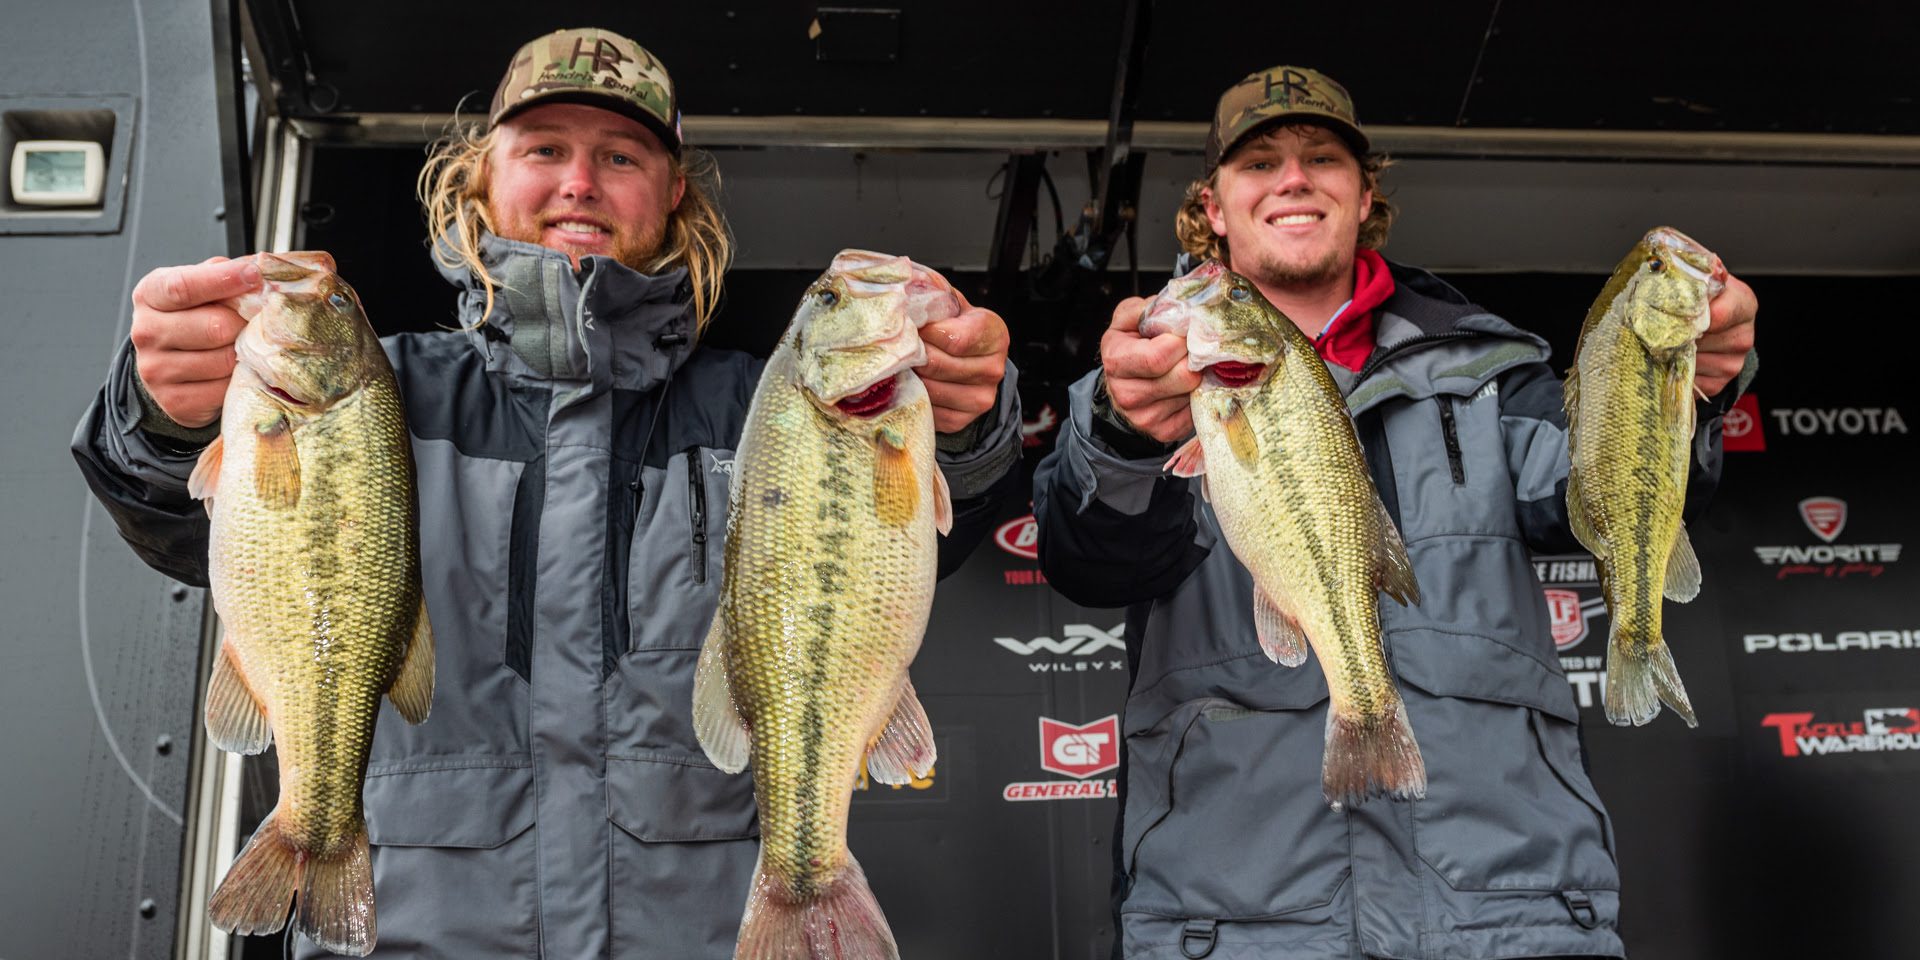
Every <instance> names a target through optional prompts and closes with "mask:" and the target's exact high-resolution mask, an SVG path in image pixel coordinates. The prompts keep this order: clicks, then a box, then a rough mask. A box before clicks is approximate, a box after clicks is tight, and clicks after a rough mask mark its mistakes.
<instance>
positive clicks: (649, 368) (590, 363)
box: [435, 233, 694, 394]
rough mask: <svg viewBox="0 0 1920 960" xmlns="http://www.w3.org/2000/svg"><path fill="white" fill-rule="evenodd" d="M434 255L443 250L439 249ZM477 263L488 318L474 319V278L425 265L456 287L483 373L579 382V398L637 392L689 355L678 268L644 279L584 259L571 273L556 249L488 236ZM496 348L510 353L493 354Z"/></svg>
mask: <svg viewBox="0 0 1920 960" xmlns="http://www.w3.org/2000/svg"><path fill="white" fill-rule="evenodd" d="M436 247H437V248H438V249H437V251H436V252H439V253H445V252H446V251H445V247H444V244H436ZM480 257H481V260H482V262H484V263H485V264H486V266H487V270H488V272H490V273H491V274H493V278H494V280H495V281H496V282H497V284H498V286H496V287H495V289H494V299H493V311H492V313H490V314H487V315H486V316H484V317H483V316H482V312H483V311H484V310H485V309H486V302H487V292H486V287H485V286H484V285H483V284H482V283H481V282H480V278H479V277H477V276H475V275H474V274H473V272H472V271H470V270H468V269H466V268H465V267H463V266H452V267H449V266H447V265H446V263H445V262H443V260H442V258H441V257H436V258H435V263H436V265H437V266H438V267H439V270H440V275H441V276H443V277H445V278H446V279H447V282H449V283H451V284H453V285H454V286H455V287H458V288H459V289H460V307H459V311H460V325H461V326H462V327H464V328H465V329H466V330H467V335H468V336H469V337H470V338H471V339H472V341H473V343H474V346H475V347H476V348H477V349H479V350H481V351H482V352H483V353H485V354H487V356H488V366H489V367H492V368H494V369H497V370H501V371H503V372H507V373H511V374H514V375H517V376H520V377H524V378H529V379H535V380H553V381H579V382H583V384H584V392H585V393H586V394H592V393H599V392H601V391H603V390H607V389H611V388H614V387H618V388H621V389H628V390H646V389H649V388H651V387H653V386H655V385H657V384H659V383H661V382H663V381H665V380H666V379H667V378H668V377H669V376H670V375H671V374H672V373H673V371H674V370H675V369H677V368H678V367H679V366H680V364H681V363H683V362H684V361H685V360H686V358H687V355H688V354H689V353H691V352H692V350H693V342H694V318H693V308H692V294H693V288H692V285H691V284H690V283H689V282H688V280H687V271H686V270H685V269H684V268H679V267H676V268H674V269H672V270H668V271H665V272H663V273H658V274H646V273H641V272H640V271H638V270H635V269H633V268H631V267H628V266H626V265H625V264H623V263H620V262H619V261H618V260H614V259H612V258H611V257H602V256H588V257H583V258H581V261H580V269H579V270H577V271H576V270H575V269H573V264H572V262H571V261H570V260H569V259H568V257H567V255H566V254H564V253H561V252H560V251H558V250H551V249H548V248H546V247H542V246H539V245H538V244H532V243H525V242H522V241H519V240H507V239H504V238H501V237H497V236H494V235H493V234H490V233H489V234H483V235H482V236H481V238H480ZM445 259H446V260H452V259H453V258H451V257H447V258H445ZM483 321H484V322H483ZM501 344H506V345H509V346H510V347H511V349H510V350H500V349H498V347H499V346H500V345H501Z"/></svg>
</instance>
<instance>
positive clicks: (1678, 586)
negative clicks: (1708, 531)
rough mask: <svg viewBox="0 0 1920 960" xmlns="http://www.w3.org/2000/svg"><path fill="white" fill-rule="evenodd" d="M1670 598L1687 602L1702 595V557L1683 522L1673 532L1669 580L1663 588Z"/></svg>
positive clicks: (1669, 557) (1677, 601)
mask: <svg viewBox="0 0 1920 960" xmlns="http://www.w3.org/2000/svg"><path fill="white" fill-rule="evenodd" d="M1662 592H1663V593H1665V594H1666V597H1667V599H1668V600H1672V601H1673V602H1675V603H1686V602H1687V601H1689V600H1692V599H1693V598H1694V597H1697V596H1699V595H1700V558H1699V557H1698V556H1696V555H1694V552H1693V539H1692V538H1690V537H1688V536H1687V527H1686V525H1685V524H1681V525H1680V528H1679V529H1678V530H1675V531H1674V533H1673V549H1672V550H1671V551H1669V552H1668V554H1667V582H1666V584H1665V586H1664V588H1663V590H1662Z"/></svg>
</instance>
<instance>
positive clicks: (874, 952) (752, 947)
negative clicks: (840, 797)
mask: <svg viewBox="0 0 1920 960" xmlns="http://www.w3.org/2000/svg"><path fill="white" fill-rule="evenodd" d="M765 868H766V857H765V855H764V854H763V855H762V856H761V860H760V863H759V864H757V865H756V866H755V867H754V870H753V891H752V892H751V893H749V894H748V895H747V911H746V914H745V916H744V917H742V918H741V921H740V941H739V943H738V944H737V945H736V946H735V947H734V958H735V960H800V958H805V960H899V958H900V948H899V946H897V945H896V944H895V943H894V941H893V930H892V929H890V928H889V927H888V926H887V918H886V915H885V914H882V913H881V912H880V901H878V900H876V899H874V896H873V890H872V888H870V887H868V886H867V875H866V873H865V872H864V871H862V870H861V869H860V864H859V862H858V861H856V860H854V859H853V854H851V853H849V854H847V863H846V867H845V869H843V870H842V871H841V873H840V876H839V877H838V878H837V879H835V880H833V881H831V882H830V883H828V884H826V885H825V886H823V887H821V888H819V889H818V890H817V891H815V892H814V893H813V894H812V895H811V896H796V895H795V894H794V893H793V892H792V890H791V889H789V888H788V886H787V884H786V883H785V882H784V881H782V880H779V879H777V878H775V877H773V876H772V875H770V874H768V873H767V872H766V869H765Z"/></svg>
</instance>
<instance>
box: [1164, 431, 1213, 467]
mask: <svg viewBox="0 0 1920 960" xmlns="http://www.w3.org/2000/svg"><path fill="white" fill-rule="evenodd" d="M1164 469H1165V470H1166V471H1167V472H1168V473H1171V474H1173V475H1174V476H1176V477H1197V476H1200V475H1202V474H1204V473H1206V472H1207V451H1206V450H1205V449H1204V448H1202V447H1201V446H1200V438H1199V437H1198V436H1195V437H1193V438H1192V439H1190V440H1188V441H1187V442H1186V443H1183V444H1181V445H1180V449H1178V450H1175V451H1174V452H1173V456H1172V457H1169V458H1168V459H1167V464H1166V467H1165V468H1164Z"/></svg>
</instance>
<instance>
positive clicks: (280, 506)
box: [253, 414, 300, 510]
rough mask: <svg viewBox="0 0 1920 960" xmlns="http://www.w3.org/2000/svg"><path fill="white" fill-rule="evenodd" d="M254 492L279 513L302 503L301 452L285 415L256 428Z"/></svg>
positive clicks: (291, 424) (291, 423)
mask: <svg viewBox="0 0 1920 960" xmlns="http://www.w3.org/2000/svg"><path fill="white" fill-rule="evenodd" d="M253 492H254V493H255V494H257V495H258V496H259V497H260V502H262V503H264V504H266V505H267V506H268V507H271V508H273V509H276V510H286V509H289V508H291V507H294V506H296V505H298V504H299V503H300V450H299V448H297V447H295V446H294V443H293V422H292V421H290V420H288V419H287V416H286V414H281V415H280V416H277V417H275V418H273V419H272V420H268V421H267V422H265V423H262V424H260V425H259V426H257V427H255V428H254V447H253Z"/></svg>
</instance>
